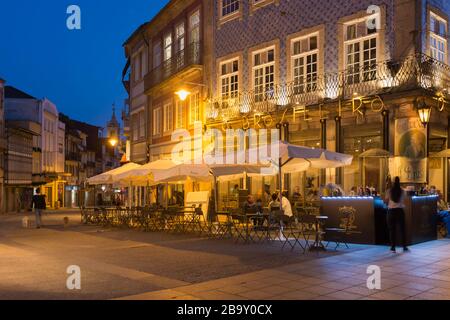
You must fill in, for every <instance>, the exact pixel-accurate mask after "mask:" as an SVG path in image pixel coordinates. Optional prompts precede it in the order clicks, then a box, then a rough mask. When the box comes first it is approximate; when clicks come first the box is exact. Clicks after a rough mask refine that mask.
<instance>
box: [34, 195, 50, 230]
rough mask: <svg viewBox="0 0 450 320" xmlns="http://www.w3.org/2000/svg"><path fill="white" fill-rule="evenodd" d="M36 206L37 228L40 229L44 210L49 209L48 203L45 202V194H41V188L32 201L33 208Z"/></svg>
mask: <svg viewBox="0 0 450 320" xmlns="http://www.w3.org/2000/svg"><path fill="white" fill-rule="evenodd" d="M33 207H34V213H35V215H36V228H37V229H40V228H41V226H42V222H41V220H42V212H43V210H45V209H47V205H46V202H45V195H42V194H41V189H39V188H38V189H37V190H36V194H35V195H34V196H33V200H32V201H31V208H33Z"/></svg>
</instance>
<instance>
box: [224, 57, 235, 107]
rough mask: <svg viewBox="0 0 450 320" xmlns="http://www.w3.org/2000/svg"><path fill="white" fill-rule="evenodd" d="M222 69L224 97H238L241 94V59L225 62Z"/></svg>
mask: <svg viewBox="0 0 450 320" xmlns="http://www.w3.org/2000/svg"><path fill="white" fill-rule="evenodd" d="M220 69H221V72H220V84H221V96H222V99H230V98H236V97H237V96H238V94H239V60H238V59H233V60H230V61H226V62H223V63H221V64H220Z"/></svg>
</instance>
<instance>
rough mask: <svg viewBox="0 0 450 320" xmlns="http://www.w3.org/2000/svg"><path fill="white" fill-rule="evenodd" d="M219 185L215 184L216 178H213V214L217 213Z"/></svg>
mask: <svg viewBox="0 0 450 320" xmlns="http://www.w3.org/2000/svg"><path fill="white" fill-rule="evenodd" d="M218 186H219V184H218V183H217V177H216V176H214V209H215V211H216V212H215V213H217V211H219V190H218Z"/></svg>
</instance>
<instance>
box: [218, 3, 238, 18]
mask: <svg viewBox="0 0 450 320" xmlns="http://www.w3.org/2000/svg"><path fill="white" fill-rule="evenodd" d="M221 1H222V17H226V16H229V15H231V14H233V13H235V12H238V11H239V1H240V0H221Z"/></svg>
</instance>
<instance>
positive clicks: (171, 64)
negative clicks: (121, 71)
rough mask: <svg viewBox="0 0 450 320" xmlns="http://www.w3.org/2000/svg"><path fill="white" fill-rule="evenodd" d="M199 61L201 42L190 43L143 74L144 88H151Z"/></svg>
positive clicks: (197, 63) (199, 62) (200, 60)
mask: <svg viewBox="0 0 450 320" xmlns="http://www.w3.org/2000/svg"><path fill="white" fill-rule="evenodd" d="M201 63H202V59H201V43H199V42H195V43H192V44H190V45H189V46H187V47H186V48H185V49H184V50H181V51H179V52H177V53H175V54H174V55H173V56H172V58H170V59H167V60H166V61H164V62H163V63H162V64H161V65H160V66H159V67H157V68H155V69H153V70H152V71H150V72H149V73H148V74H147V75H146V76H145V80H144V82H145V89H146V90H148V89H150V88H153V87H154V86H156V85H158V84H159V83H161V82H163V81H164V80H166V79H169V78H170V77H172V76H174V75H175V74H177V73H178V72H180V71H182V70H184V69H185V68H187V67H189V66H194V65H200V64H201Z"/></svg>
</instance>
